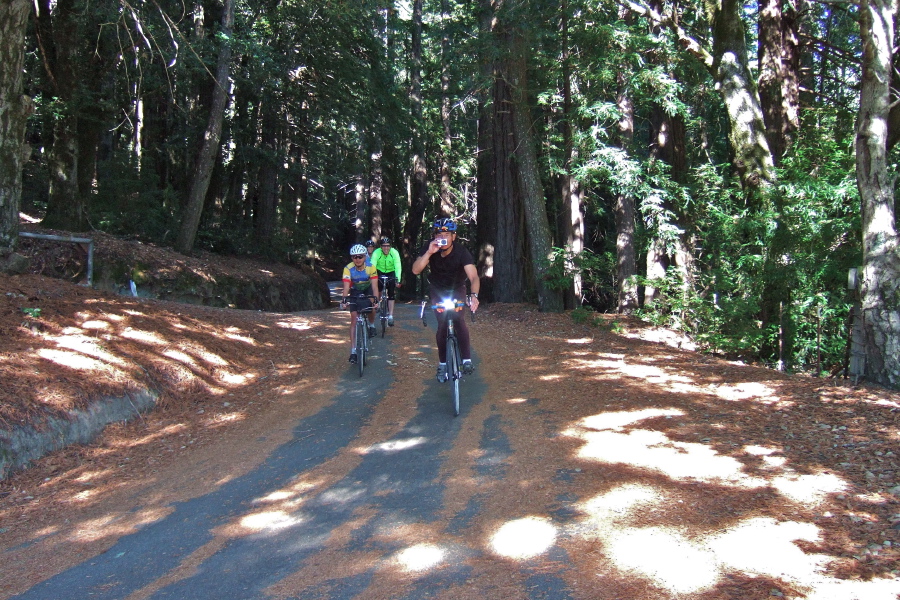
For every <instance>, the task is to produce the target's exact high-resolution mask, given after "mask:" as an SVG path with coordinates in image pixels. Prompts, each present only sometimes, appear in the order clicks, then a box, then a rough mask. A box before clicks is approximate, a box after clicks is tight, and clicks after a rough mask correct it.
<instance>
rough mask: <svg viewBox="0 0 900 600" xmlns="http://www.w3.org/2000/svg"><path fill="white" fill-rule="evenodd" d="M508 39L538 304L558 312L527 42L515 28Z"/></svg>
mask: <svg viewBox="0 0 900 600" xmlns="http://www.w3.org/2000/svg"><path fill="white" fill-rule="evenodd" d="M510 42H511V49H512V60H511V61H510V67H511V69H510V84H511V86H510V87H511V90H512V97H513V104H512V112H513V126H514V128H515V133H516V136H515V141H516V146H515V148H516V149H515V158H516V172H517V175H518V177H517V182H518V185H519V191H520V193H521V197H522V209H523V213H524V215H525V231H526V232H527V234H528V249H529V255H530V257H531V267H532V272H533V274H534V285H535V289H536V291H537V301H538V308H539V310H541V312H560V311H562V309H563V301H562V294H561V292H560V291H558V290H554V289H552V288H550V287H549V286H548V285H547V279H546V271H547V267H548V265H549V260H550V257H551V251H552V244H551V236H550V223H549V221H548V220H547V206H546V201H545V199H544V191H543V186H542V185H541V177H540V170H539V168H538V162H537V150H536V148H535V145H534V140H533V136H532V134H531V118H530V116H531V111H530V104H529V102H528V77H527V70H528V69H527V58H526V56H527V55H526V48H527V44H526V41H525V39H524V38H522V37H521V36H520V35H519V32H516V31H514V32H512V33H511V40H510Z"/></svg>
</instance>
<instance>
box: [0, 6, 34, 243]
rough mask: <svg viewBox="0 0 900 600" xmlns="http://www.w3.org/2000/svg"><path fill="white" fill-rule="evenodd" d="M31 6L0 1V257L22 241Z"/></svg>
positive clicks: (29, 105)
mask: <svg viewBox="0 0 900 600" xmlns="http://www.w3.org/2000/svg"><path fill="white" fill-rule="evenodd" d="M31 6H32V4H31V2H29V1H28V0H4V2H2V3H0V258H2V257H6V256H8V255H9V254H10V253H12V252H13V251H14V250H15V249H16V247H17V246H18V243H19V204H20V202H21V198H22V167H23V165H24V163H25V160H26V156H27V152H26V149H27V146H26V145H25V123H26V122H27V120H28V116H29V115H30V114H31V111H32V105H31V98H29V97H28V96H25V95H23V94H22V90H23V84H24V78H23V74H24V70H23V65H24V62H25V24H26V22H27V19H28V13H29V11H30V9H31Z"/></svg>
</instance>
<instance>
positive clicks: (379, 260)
mask: <svg viewBox="0 0 900 600" xmlns="http://www.w3.org/2000/svg"><path fill="white" fill-rule="evenodd" d="M371 259H372V266H374V267H375V268H376V269H377V270H378V277H379V278H380V277H381V276H382V275H387V277H388V279H387V285H386V286H385V289H383V290H381V293H382V294H387V298H388V325H389V326H391V327H393V326H394V294H395V292H396V289H397V288H398V287H400V274H401V272H402V267H401V265H400V253H399V252H397V249H396V248H391V238H389V237H383V238H381V246H380V247H379V248H377V249H376V250H375V252H373V253H372V255H371ZM379 281H381V279H379Z"/></svg>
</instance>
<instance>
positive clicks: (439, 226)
mask: <svg viewBox="0 0 900 600" xmlns="http://www.w3.org/2000/svg"><path fill="white" fill-rule="evenodd" d="M431 228H432V229H434V230H435V231H456V223H454V222H453V220H452V219H438V220H436V221H435V222H434V225H432V226H431Z"/></svg>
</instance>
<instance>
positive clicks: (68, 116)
mask: <svg viewBox="0 0 900 600" xmlns="http://www.w3.org/2000/svg"><path fill="white" fill-rule="evenodd" d="M39 10H40V11H41V20H40V25H41V27H40V29H39V35H41V38H42V46H43V47H44V49H45V56H44V65H45V66H46V67H47V69H48V73H47V81H48V82H49V84H50V90H51V93H52V94H54V95H55V96H56V97H57V98H58V99H59V101H60V109H59V110H58V111H56V112H55V114H54V119H53V144H52V146H51V147H50V149H49V151H48V153H47V166H48V168H49V177H50V187H49V195H48V198H47V212H46V214H45V215H44V219H43V220H42V223H43V225H45V226H47V227H64V228H66V229H70V230H75V231H83V230H85V229H87V227H88V220H87V210H86V207H85V203H84V199H83V198H82V196H81V194H80V193H79V189H78V156H79V152H78V110H79V109H78V106H77V104H78V97H77V94H78V93H77V86H78V79H79V76H80V66H81V65H80V63H79V57H78V45H79V41H80V40H79V27H78V19H79V14H78V10H77V9H76V6H75V1H74V0H59V1H58V2H56V5H55V7H54V8H53V11H52V13H51V11H50V3H49V2H41V3H40V6H39Z"/></svg>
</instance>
